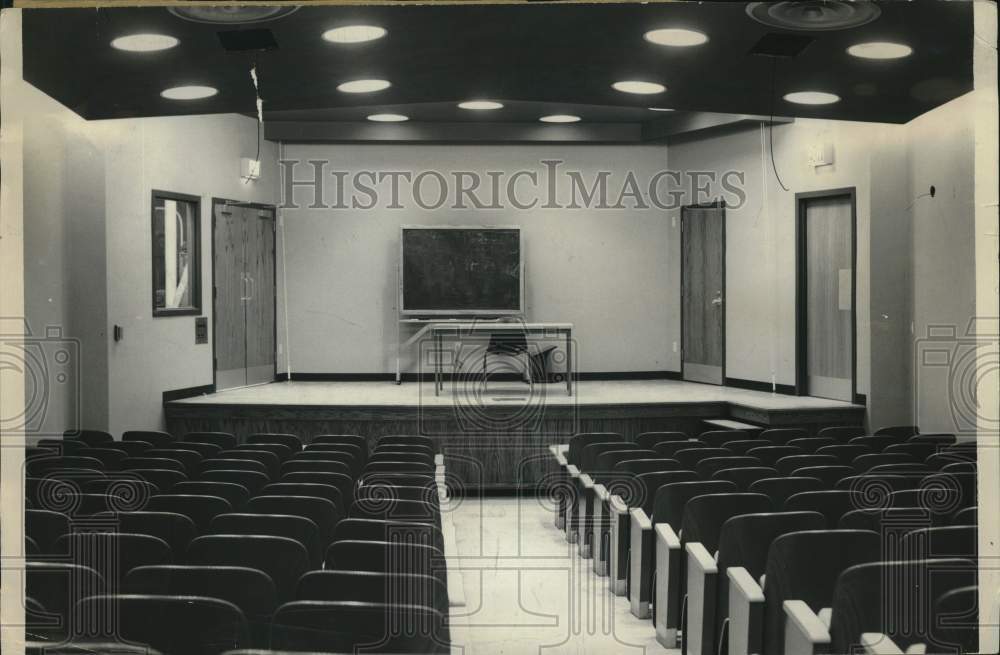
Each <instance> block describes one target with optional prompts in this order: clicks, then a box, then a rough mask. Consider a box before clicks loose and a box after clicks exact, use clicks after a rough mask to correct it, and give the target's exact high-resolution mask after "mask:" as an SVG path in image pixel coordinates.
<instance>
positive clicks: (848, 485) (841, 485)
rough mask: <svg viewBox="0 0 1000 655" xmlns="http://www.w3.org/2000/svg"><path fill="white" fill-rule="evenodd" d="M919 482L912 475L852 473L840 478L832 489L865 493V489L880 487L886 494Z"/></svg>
mask: <svg viewBox="0 0 1000 655" xmlns="http://www.w3.org/2000/svg"><path fill="white" fill-rule="evenodd" d="M919 484H920V477H918V476H914V475H874V474H871V473H865V474H862V475H852V476H850V477H846V478H841V479H840V480H839V481H838V482H837V484H835V485H834V486H833V488H834V489H854V490H855V491H859V492H861V493H866V489H868V488H869V487H871V490H878V489H881V493H883V494H885V495H888V494H889V493H891V492H893V491H905V490H907V489H916V488H917V485H919Z"/></svg>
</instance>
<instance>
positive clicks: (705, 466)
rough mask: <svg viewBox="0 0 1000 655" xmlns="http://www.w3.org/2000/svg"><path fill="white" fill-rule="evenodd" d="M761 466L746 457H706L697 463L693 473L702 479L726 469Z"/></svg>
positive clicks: (753, 458) (758, 461)
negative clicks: (695, 472) (696, 473)
mask: <svg viewBox="0 0 1000 655" xmlns="http://www.w3.org/2000/svg"><path fill="white" fill-rule="evenodd" d="M751 466H756V467H759V466H761V461H760V460H759V459H757V458H756V457H750V456H748V455H725V456H722V457H706V458H705V459H703V460H701V461H700V462H698V464H697V465H696V466H695V471H697V472H698V475H700V476H701V477H703V478H706V479H708V478H711V477H712V476H713V475H714V474H715V472H716V471H721V470H723V469H727V468H739V467H751Z"/></svg>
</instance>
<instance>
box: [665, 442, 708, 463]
mask: <svg viewBox="0 0 1000 655" xmlns="http://www.w3.org/2000/svg"><path fill="white" fill-rule="evenodd" d="M692 448H708V444H706V443H705V442H704V441H698V440H697V439H688V440H687V441H661V442H660V443H658V444H656V445H655V446H653V452H654V453H656V456H657V457H662V458H665V459H674V454H675V453H678V452H680V451H682V450H690V449H692Z"/></svg>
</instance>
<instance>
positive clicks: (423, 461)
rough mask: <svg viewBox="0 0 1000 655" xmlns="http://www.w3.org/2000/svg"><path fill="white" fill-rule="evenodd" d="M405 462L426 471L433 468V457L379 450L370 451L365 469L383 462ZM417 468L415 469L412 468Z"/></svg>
mask: <svg viewBox="0 0 1000 655" xmlns="http://www.w3.org/2000/svg"><path fill="white" fill-rule="evenodd" d="M352 459H353V458H352ZM393 462H405V463H407V464H419V465H420V468H422V469H426V470H428V471H433V470H434V457H433V456H427V455H423V454H419V453H412V452H399V451H381V452H374V453H372V455H371V457H369V458H368V463H367V464H366V465H365V466H364V468H365V469H367V470H371V469H373V468H374V467H376V466H381V465H382V464H383V463H390V464H391V463H393ZM414 470H417V469H414Z"/></svg>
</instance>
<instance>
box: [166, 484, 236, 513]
mask: <svg viewBox="0 0 1000 655" xmlns="http://www.w3.org/2000/svg"><path fill="white" fill-rule="evenodd" d="M171 491H172V492H173V493H174V494H181V495H187V496H216V497H218V498H222V499H223V500H225V501H226V502H228V503H229V504H230V506H231V507H232V508H233V509H234V510H239V509H240V508H242V507H243V506H244V505H246V503H247V501H248V500H250V491H249V490H248V489H247V488H246V487H244V486H243V485H240V484H235V483H232V482H215V481H211V480H189V481H187V482H180V483H178V484H176V485H174V488H173V489H172V490H171Z"/></svg>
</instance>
